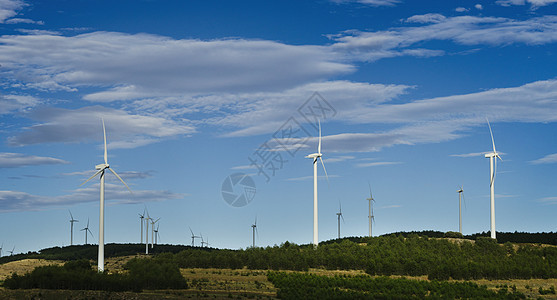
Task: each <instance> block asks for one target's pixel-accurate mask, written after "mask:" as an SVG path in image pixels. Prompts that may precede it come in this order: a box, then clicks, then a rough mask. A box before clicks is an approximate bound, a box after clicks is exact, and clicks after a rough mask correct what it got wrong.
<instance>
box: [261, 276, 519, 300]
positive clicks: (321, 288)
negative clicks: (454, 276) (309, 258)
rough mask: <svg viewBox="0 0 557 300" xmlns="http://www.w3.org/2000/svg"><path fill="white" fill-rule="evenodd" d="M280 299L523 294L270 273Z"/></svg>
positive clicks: (474, 286) (471, 287) (382, 279)
mask: <svg viewBox="0 0 557 300" xmlns="http://www.w3.org/2000/svg"><path fill="white" fill-rule="evenodd" d="M267 277H268V279H269V281H271V282H272V283H273V284H274V286H275V287H277V288H278V289H279V290H278V292H277V296H278V297H279V298H281V299H423V298H426V297H428V298H432V299H524V298H525V296H524V294H522V293H520V292H516V291H511V292H509V291H508V290H507V289H501V290H499V292H494V291H490V290H488V289H487V287H486V286H479V285H477V284H475V283H470V282H446V281H442V282H440V281H425V280H410V279H405V278H389V277H376V278H373V277H369V276H362V275H360V276H346V275H345V276H338V275H337V276H334V277H329V276H318V275H314V274H307V273H285V272H269V273H268V275H267Z"/></svg>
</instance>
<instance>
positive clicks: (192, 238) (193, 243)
mask: <svg viewBox="0 0 557 300" xmlns="http://www.w3.org/2000/svg"><path fill="white" fill-rule="evenodd" d="M189 229H190V232H191V246H192V247H195V239H196V238H200V237H199V236H197V235H195V234H193V230H191V227H189Z"/></svg>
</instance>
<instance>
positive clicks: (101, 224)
mask: <svg viewBox="0 0 557 300" xmlns="http://www.w3.org/2000/svg"><path fill="white" fill-rule="evenodd" d="M101 120H102V124H103V136H104V164H100V165H96V166H95V169H96V170H98V171H97V173H95V174H94V175H93V176H91V177H89V179H87V180H85V182H83V183H82V184H80V186H82V185H84V184H85V183H87V182H89V180H91V179H93V178H95V177H97V175H99V174H100V175H101V176H100V180H101V200H100V213H99V253H98V270H99V272H103V271H104V172H105V170H107V169H108V170H109V171H110V172H112V173H113V174H114V175H115V176H116V177H117V178H118V179H120V181H121V182H122V183H123V184H124V185H125V186H126V188H127V189H128V191H130V193H131V192H132V190H130V187H129V186H128V185H127V184H126V183H125V182H124V180H122V178H120V175H118V173H116V172H115V171H114V170H113V169H111V168H110V165H109V164H108V154H107V150H106V129H105V127H104V119H101Z"/></svg>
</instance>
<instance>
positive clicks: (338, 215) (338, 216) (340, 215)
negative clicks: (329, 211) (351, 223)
mask: <svg viewBox="0 0 557 300" xmlns="http://www.w3.org/2000/svg"><path fill="white" fill-rule="evenodd" d="M338 206H339V211H338V212H337V219H338V220H337V221H338V238H339V239H340V219H341V218H342V222H343V223H344V217H343V216H342V205H341V204H340V201H339V202H338Z"/></svg>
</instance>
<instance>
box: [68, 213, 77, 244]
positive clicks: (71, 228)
mask: <svg viewBox="0 0 557 300" xmlns="http://www.w3.org/2000/svg"><path fill="white" fill-rule="evenodd" d="M68 211H69V212H70V217H71V219H70V224H71V225H70V246H72V245H73V223H74V222H79V221H78V220H76V219H74V218H73V215H72V212H71V211H70V210H69V209H68Z"/></svg>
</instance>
